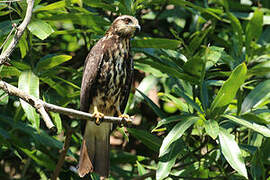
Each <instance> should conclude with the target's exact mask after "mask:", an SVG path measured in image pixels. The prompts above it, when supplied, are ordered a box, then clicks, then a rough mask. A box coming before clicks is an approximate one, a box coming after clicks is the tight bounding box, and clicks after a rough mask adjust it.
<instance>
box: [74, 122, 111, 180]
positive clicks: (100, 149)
mask: <svg viewBox="0 0 270 180" xmlns="http://www.w3.org/2000/svg"><path fill="white" fill-rule="evenodd" d="M110 131H111V123H101V124H100V125H99V126H97V125H96V124H95V123H94V122H90V121H87V123H86V127H85V132H84V137H83V143H82V148H81V155H80V162H79V169H78V172H79V175H80V176H81V175H82V176H81V177H83V176H84V175H85V174H87V173H89V172H93V171H94V172H96V173H97V174H99V175H100V176H103V177H108V175H109V166H110V158H109V152H110ZM84 146H85V148H84ZM86 152H87V153H86ZM91 165H92V166H91ZM91 167H92V168H91Z"/></svg>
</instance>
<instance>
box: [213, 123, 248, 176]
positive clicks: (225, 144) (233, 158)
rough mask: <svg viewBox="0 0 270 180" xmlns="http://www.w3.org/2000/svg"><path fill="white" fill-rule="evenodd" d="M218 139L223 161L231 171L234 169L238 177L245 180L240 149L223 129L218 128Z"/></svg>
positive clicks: (230, 135)
mask: <svg viewBox="0 0 270 180" xmlns="http://www.w3.org/2000/svg"><path fill="white" fill-rule="evenodd" d="M218 137H219V143H220V146H221V151H222V154H223V155H224V157H225V159H226V160H227V161H228V163H229V164H230V165H231V167H232V168H233V169H235V170H236V171H237V172H238V173H239V174H240V175H242V176H244V177H245V178H247V169H246V166H245V162H244V159H243V157H242V155H241V151H240V148H239V146H238V144H237V143H236V141H235V140H234V136H233V135H232V134H230V133H228V132H227V131H226V130H225V129H223V128H220V129H219V135H218Z"/></svg>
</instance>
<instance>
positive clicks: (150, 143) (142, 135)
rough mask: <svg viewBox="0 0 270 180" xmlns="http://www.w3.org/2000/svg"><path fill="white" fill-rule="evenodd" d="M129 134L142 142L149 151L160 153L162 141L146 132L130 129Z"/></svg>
mask: <svg viewBox="0 0 270 180" xmlns="http://www.w3.org/2000/svg"><path fill="white" fill-rule="evenodd" d="M128 132H129V133H130V134H131V135H132V136H134V137H135V138H136V139H138V140H140V141H141V142H142V143H143V144H144V145H145V146H147V147H148V148H149V149H151V150H153V151H155V152H158V151H159V148H160V146H161V139H160V138H158V137H157V136H154V135H152V134H150V133H148V132H147V131H145V130H140V129H135V128H128Z"/></svg>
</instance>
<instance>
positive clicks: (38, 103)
mask: <svg viewBox="0 0 270 180" xmlns="http://www.w3.org/2000/svg"><path fill="white" fill-rule="evenodd" d="M0 89H3V90H4V91H5V92H6V93H8V94H10V95H13V96H17V97H19V98H21V99H23V100H24V101H25V102H27V103H29V104H30V105H31V106H33V107H34V108H36V109H37V111H38V112H39V113H41V112H44V111H45V110H47V111H52V112H56V113H60V114H64V115H67V116H72V117H73V118H78V119H84V120H91V121H95V117H94V115H93V114H90V113H86V112H83V111H78V110H75V109H70V108H64V107H61V106H57V105H54V104H50V103H46V102H44V101H42V100H40V99H38V98H36V97H34V96H31V95H29V94H27V93H25V92H23V91H22V90H20V89H18V88H16V87H15V86H13V85H11V84H8V83H7V82H5V81H2V80H0ZM42 107H43V108H44V109H45V110H40V109H42ZM45 112H46V111H45ZM41 116H42V118H43V120H44V121H45V123H46V125H47V127H48V128H49V129H51V128H53V127H54V125H53V126H52V125H51V124H52V123H51V122H46V121H48V118H46V115H44V114H43V115H42V114H41ZM103 122H111V123H118V124H123V125H128V124H131V123H132V119H125V118H120V117H112V116H104V118H103Z"/></svg>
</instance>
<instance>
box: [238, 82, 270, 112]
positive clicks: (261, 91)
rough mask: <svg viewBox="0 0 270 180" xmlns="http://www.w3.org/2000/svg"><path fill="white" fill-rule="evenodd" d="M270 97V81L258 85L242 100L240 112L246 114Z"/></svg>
mask: <svg viewBox="0 0 270 180" xmlns="http://www.w3.org/2000/svg"><path fill="white" fill-rule="evenodd" d="M269 97H270V80H266V81H263V82H261V83H260V84H258V85H257V86H256V87H255V88H254V89H253V90H252V91H251V92H250V93H249V94H248V95H247V97H246V98H245V99H244V101H243V103H242V106H241V112H242V113H246V112H249V111H251V110H252V108H256V107H257V106H258V105H259V104H260V103H262V102H263V101H264V100H266V99H267V98H269Z"/></svg>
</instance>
